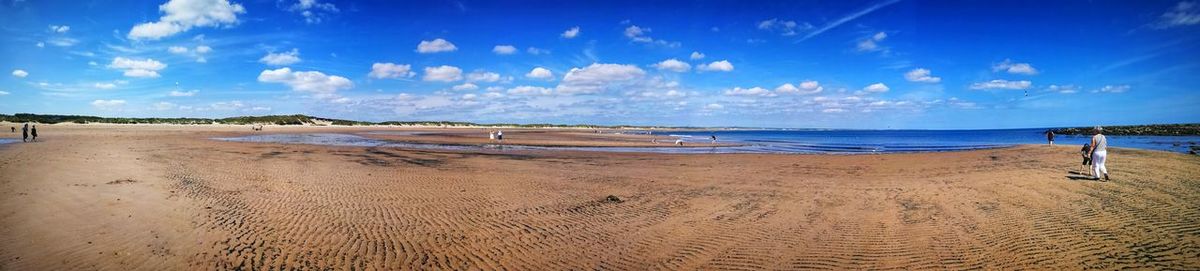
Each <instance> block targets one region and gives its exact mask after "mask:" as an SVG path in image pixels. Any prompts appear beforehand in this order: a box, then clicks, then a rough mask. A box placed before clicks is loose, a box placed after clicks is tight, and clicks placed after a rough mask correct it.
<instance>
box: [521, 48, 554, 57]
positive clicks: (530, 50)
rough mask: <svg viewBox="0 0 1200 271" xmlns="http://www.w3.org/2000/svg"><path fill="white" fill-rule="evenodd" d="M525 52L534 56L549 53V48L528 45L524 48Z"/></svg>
mask: <svg viewBox="0 0 1200 271" xmlns="http://www.w3.org/2000/svg"><path fill="white" fill-rule="evenodd" d="M525 52H526V53H529V54H531V55H535V56H536V55H542V54H549V53H550V50H546V49H542V48H537V47H529V48H527V49H525Z"/></svg>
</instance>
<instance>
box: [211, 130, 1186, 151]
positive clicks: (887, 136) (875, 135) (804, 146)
mask: <svg viewBox="0 0 1200 271" xmlns="http://www.w3.org/2000/svg"><path fill="white" fill-rule="evenodd" d="M1044 131H1045V130H1044V129H1010V130H736V131H735V130H718V131H687V132H683V131H674V132H666V134H668V135H671V136H675V137H678V138H681V139H683V140H684V142H685V146H686V145H687V143H699V142H709V141H711V139H710V136H713V135H715V136H717V139H718V142H722V143H734V144H737V145H738V146H729V147H685V148H678V147H538V146H517V145H498V144H486V145H453V144H424V143H407V142H397V141H388V140H381V139H373V138H367V137H363V136H358V135H353V134H338V133H310V134H261V135H249V136H243V137H229V138H215V139H217V140H225V141H239V142H271V143H292V144H317V145H335V146H369V147H377V146H378V147H399V148H414V149H442V150H581V151H609V152H657V153H828V154H870V153H897V152H940V151H962V150H975V149H988V148H999V147H1008V146H1013V145H1018V144H1045V143H1046V139H1045V135H1044V134H1043V132H1044ZM372 133H379V132H367V133H364V134H372ZM627 133H643V132H641V131H627ZM656 133H658V134H661V133H663V132H656ZM508 136H510V137H512V136H520V134H519V133H515V134H511V135H508ZM1090 139H1091V137H1090V136H1066V135H1058V136H1056V137H1055V144H1058V145H1075V146H1082V145H1083V144H1084V143H1087V142H1090ZM1108 143H1109V146H1110V147H1117V148H1138V149H1149V150H1161V151H1171V152H1187V151H1188V146H1190V145H1196V144H1198V143H1200V136H1108Z"/></svg>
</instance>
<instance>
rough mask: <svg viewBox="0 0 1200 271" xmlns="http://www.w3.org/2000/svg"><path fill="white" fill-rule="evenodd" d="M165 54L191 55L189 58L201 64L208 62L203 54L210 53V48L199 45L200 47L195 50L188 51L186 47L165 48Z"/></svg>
mask: <svg viewBox="0 0 1200 271" xmlns="http://www.w3.org/2000/svg"><path fill="white" fill-rule="evenodd" d="M167 52H169V53H172V54H176V55H191V56H194V57H196V62H201V63H203V62H208V60H207V59H205V58H204V54H207V53H209V52H212V47H208V46H206V45H200V46H196V48H195V49H188V48H187V47H184V46H171V47H167Z"/></svg>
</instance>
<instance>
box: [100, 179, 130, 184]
mask: <svg viewBox="0 0 1200 271" xmlns="http://www.w3.org/2000/svg"><path fill="white" fill-rule="evenodd" d="M136 182H137V181H134V180H133V179H120V180H115V181H111V182H108V183H107V184H123V183H136Z"/></svg>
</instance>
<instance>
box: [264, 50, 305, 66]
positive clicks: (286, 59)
mask: <svg viewBox="0 0 1200 271" xmlns="http://www.w3.org/2000/svg"><path fill="white" fill-rule="evenodd" d="M258 62H262V63H263V64H267V65H272V66H287V65H292V64H296V63H298V62H300V49H296V48H292V50H291V51H287V52H282V53H267V55H265V56H263V57H262V58H260V59H258Z"/></svg>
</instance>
